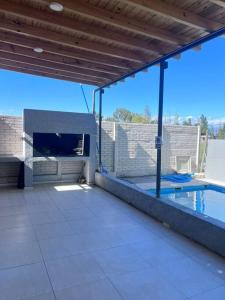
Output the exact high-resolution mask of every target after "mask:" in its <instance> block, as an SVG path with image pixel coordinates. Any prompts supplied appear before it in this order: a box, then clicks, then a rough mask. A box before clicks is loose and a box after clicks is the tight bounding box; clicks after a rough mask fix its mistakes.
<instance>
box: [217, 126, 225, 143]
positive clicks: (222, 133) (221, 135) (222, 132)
mask: <svg viewBox="0 0 225 300" xmlns="http://www.w3.org/2000/svg"><path fill="white" fill-rule="evenodd" d="M217 137H218V139H225V123H224V124H223V126H222V127H221V128H220V129H219V131H218V135H217Z"/></svg>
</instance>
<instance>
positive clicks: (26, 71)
mask: <svg viewBox="0 0 225 300" xmlns="http://www.w3.org/2000/svg"><path fill="white" fill-rule="evenodd" d="M1 69H3V70H8V71H14V72H19V73H25V74H27V75H34V76H41V77H48V78H51V79H59V80H65V81H71V82H75V83H83V84H88V85H95V86H101V84H100V83H96V82H92V81H88V80H79V81H77V80H74V79H73V78H69V77H67V78H65V77H63V76H59V75H52V74H48V73H43V72H38V71H30V70H26V69H23V68H17V67H13V66H8V65H4V64H0V70H1Z"/></svg>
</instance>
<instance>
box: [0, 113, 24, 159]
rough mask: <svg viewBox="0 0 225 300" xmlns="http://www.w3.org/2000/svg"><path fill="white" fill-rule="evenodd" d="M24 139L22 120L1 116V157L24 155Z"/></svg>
mask: <svg viewBox="0 0 225 300" xmlns="http://www.w3.org/2000/svg"><path fill="white" fill-rule="evenodd" d="M22 138H23V120H22V118H21V117H13V116H0V155H15V156H16V155H22V154H23V143H22Z"/></svg>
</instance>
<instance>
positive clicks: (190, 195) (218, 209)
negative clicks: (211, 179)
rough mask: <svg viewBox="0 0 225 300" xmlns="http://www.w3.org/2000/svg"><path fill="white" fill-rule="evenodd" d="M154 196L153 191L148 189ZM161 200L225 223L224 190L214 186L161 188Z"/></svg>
mask: <svg viewBox="0 0 225 300" xmlns="http://www.w3.org/2000/svg"><path fill="white" fill-rule="evenodd" d="M149 193H150V194H152V195H153V194H154V195H155V190H153V189H150V190H149ZM161 198H166V199H170V200H172V201H173V202H176V203H179V204H181V205H183V206H185V207H188V208H190V209H192V210H194V211H196V212H198V213H201V214H204V215H207V216H210V217H212V218H215V219H217V220H220V221H222V222H225V188H223V187H219V186H216V185H202V186H186V187H182V188H162V189H161Z"/></svg>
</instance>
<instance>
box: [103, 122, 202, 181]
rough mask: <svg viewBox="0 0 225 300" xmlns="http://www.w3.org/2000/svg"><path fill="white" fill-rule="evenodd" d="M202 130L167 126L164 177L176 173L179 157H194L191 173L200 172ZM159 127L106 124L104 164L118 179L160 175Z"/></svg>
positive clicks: (163, 157) (163, 148)
mask: <svg viewBox="0 0 225 300" xmlns="http://www.w3.org/2000/svg"><path fill="white" fill-rule="evenodd" d="M198 134H199V128H198V127H197V126H181V125H165V126H164V127H163V147H162V173H163V174H167V173H172V172H173V171H174V170H176V157H177V156H188V157H189V156H190V158H191V171H192V172H194V171H196V168H197V163H196V162H197V157H198V140H199V136H198ZM156 135H157V125H155V124H134V123H113V122H103V123H102V162H103V166H104V167H105V168H106V169H107V171H108V172H112V173H114V174H115V175H116V176H121V177H123V176H144V175H155V174H156V150H155V136H156Z"/></svg>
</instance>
